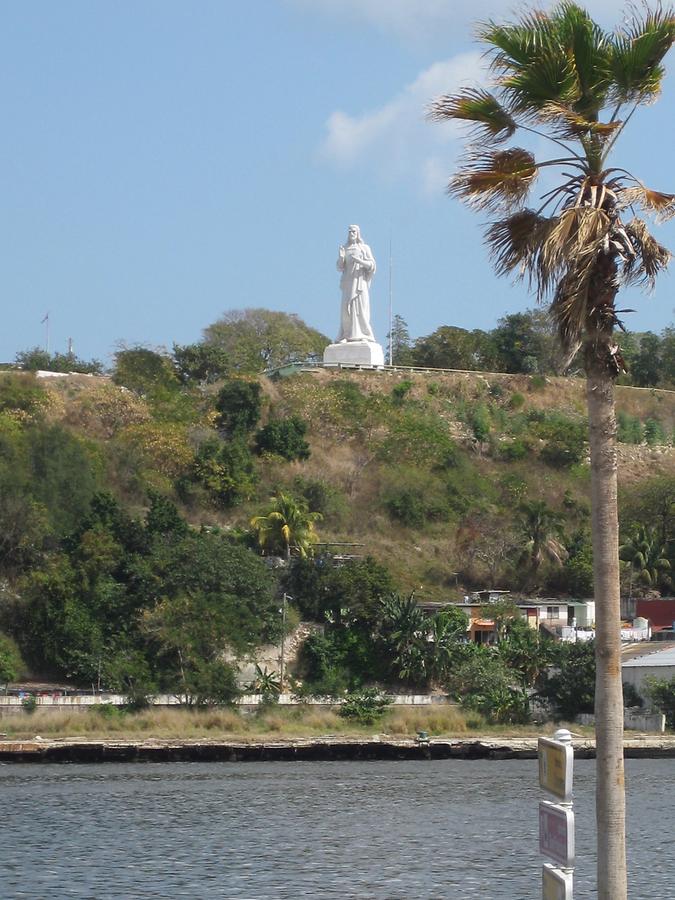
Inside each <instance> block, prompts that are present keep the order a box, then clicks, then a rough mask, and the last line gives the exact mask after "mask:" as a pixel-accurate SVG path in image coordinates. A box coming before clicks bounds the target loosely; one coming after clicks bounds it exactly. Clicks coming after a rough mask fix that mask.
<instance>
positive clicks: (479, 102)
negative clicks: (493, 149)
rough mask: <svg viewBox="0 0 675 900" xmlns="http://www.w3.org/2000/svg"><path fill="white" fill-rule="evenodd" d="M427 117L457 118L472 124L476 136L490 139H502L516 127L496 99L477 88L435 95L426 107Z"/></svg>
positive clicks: (435, 118)
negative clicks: (457, 92)
mask: <svg viewBox="0 0 675 900" xmlns="http://www.w3.org/2000/svg"><path fill="white" fill-rule="evenodd" d="M427 118H429V119H431V121H434V122H443V121H446V120H448V119H450V120H453V119H458V120H460V121H463V122H470V123H473V125H474V126H475V128H474V131H475V133H476V136H477V137H479V138H480V137H483V138H486V137H487V138H490V139H492V140H506V139H507V138H510V137H511V135H512V134H513V133H514V131H515V130H516V128H517V124H516V121H515V120H514V119H513V117H512V116H511V115H510V113H509V112H508V111H507V110H506V109H504V107H503V106H502V105H501V103H500V102H499V100H497V98H496V97H495V96H494V95H493V94H490V93H489V92H488V91H485V90H482V89H480V88H476V89H469V90H465V91H462V92H461V93H459V94H446V95H445V96H442V97H437V98H436V99H435V100H433V101H432V102H431V103H430V105H429V107H428V109H427Z"/></svg>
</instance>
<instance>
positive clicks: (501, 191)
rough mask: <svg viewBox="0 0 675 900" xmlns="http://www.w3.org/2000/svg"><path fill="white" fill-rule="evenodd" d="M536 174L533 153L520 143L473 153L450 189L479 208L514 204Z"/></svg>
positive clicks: (524, 193) (453, 180) (453, 193)
mask: <svg viewBox="0 0 675 900" xmlns="http://www.w3.org/2000/svg"><path fill="white" fill-rule="evenodd" d="M536 176H537V166H536V162H535V159H534V156H533V155H532V154H531V153H530V152H529V151H528V150H523V149H522V148H520V147H513V148H511V149H509V150H499V151H496V152H487V153H475V152H474V153H471V155H470V156H469V157H468V158H467V160H466V161H465V164H464V166H463V167H462V169H461V170H460V171H459V172H458V173H457V175H455V176H453V178H452V179H451V180H450V183H449V185H448V193H449V194H451V195H454V196H456V197H459V198H460V199H461V200H463V201H464V202H465V203H468V204H469V205H470V206H474V207H476V208H479V209H500V208H504V207H506V208H513V207H514V206H517V205H518V204H520V203H521V202H522V200H523V199H524V197H525V196H526V195H527V192H528V191H529V189H530V187H531V185H532V182H533V181H534V179H535V178H536Z"/></svg>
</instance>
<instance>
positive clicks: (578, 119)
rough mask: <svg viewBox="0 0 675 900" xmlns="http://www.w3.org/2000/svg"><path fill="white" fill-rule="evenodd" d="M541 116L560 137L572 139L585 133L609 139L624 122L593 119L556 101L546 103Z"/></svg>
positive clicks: (540, 112) (541, 110)
mask: <svg viewBox="0 0 675 900" xmlns="http://www.w3.org/2000/svg"><path fill="white" fill-rule="evenodd" d="M539 118H540V119H541V120H542V122H545V123H546V124H547V125H550V126H551V129H552V131H553V132H554V133H556V134H557V135H558V136H559V137H562V138H568V139H572V140H574V139H579V138H581V137H583V136H585V135H595V136H597V137H599V138H601V139H607V138H610V137H611V136H612V135H613V134H614V132H615V131H616V130H617V128H620V127H621V125H622V124H623V123H622V122H620V121H614V122H597V121H592V120H589V119H587V118H586V117H585V116H583V115H582V114H581V113H578V112H576V110H574V109H572V108H571V107H569V106H565V105H564V104H562V103H554V102H551V103H546V104H544V106H543V107H542V108H541V109H540V111H539Z"/></svg>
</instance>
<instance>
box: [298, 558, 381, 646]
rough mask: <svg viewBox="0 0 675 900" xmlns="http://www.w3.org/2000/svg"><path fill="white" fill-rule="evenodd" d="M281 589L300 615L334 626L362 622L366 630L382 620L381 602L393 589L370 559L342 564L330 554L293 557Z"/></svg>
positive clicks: (379, 565)
mask: <svg viewBox="0 0 675 900" xmlns="http://www.w3.org/2000/svg"><path fill="white" fill-rule="evenodd" d="M284 589H285V590H287V591H288V592H289V593H290V594H291V595H292V596H293V597H294V598H295V602H296V603H297V605H298V607H299V609H300V611H301V613H302V614H303V616H306V617H307V618H310V619H313V620H315V621H317V622H325V621H326V618H329V619H331V620H332V621H333V622H334V623H336V624H337V625H341V624H343V623H347V624H351V625H353V624H355V623H361V624H363V625H365V626H366V627H367V628H368V629H369V630H370V629H373V628H375V627H376V625H377V623H378V622H379V621H380V619H381V618H382V599H383V598H384V597H387V596H389V595H390V594H391V593H392V592H394V590H395V585H394V582H393V580H392V577H391V575H390V573H389V571H388V570H387V569H386V568H385V567H384V566H383V565H382V564H381V563H378V562H377V560H375V559H373V557H372V556H366V557H365V559H354V560H350V561H349V562H346V563H344V564H342V562H341V561H340V560H335V559H334V558H333V557H331V556H329V555H322V556H318V557H315V558H313V559H309V558H301V557H294V558H293V562H292V564H291V566H290V568H289V570H288V572H287V575H286V577H285V578H284Z"/></svg>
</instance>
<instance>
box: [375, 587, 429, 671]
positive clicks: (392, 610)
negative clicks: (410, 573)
mask: <svg viewBox="0 0 675 900" xmlns="http://www.w3.org/2000/svg"><path fill="white" fill-rule="evenodd" d="M382 623H383V626H384V632H385V634H384V639H385V644H386V645H387V646H388V647H389V648H390V650H392V651H393V656H394V660H393V662H394V666H395V667H396V669H397V672H398V676H399V678H402V679H403V681H407V682H411V683H413V684H422V683H423V682H424V681H426V678H427V674H428V672H427V662H428V660H427V657H428V640H427V632H428V630H429V628H428V623H427V621H426V618H425V615H424V613H423V612H422V610H421V609H420V608H419V606H418V605H417V601H416V600H415V594H414V593H412V594H410V596H409V597H405V598H404V597H399V596H398V594H392V595H391V596H390V597H387V598H386V599H384V600H383V601H382Z"/></svg>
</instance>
